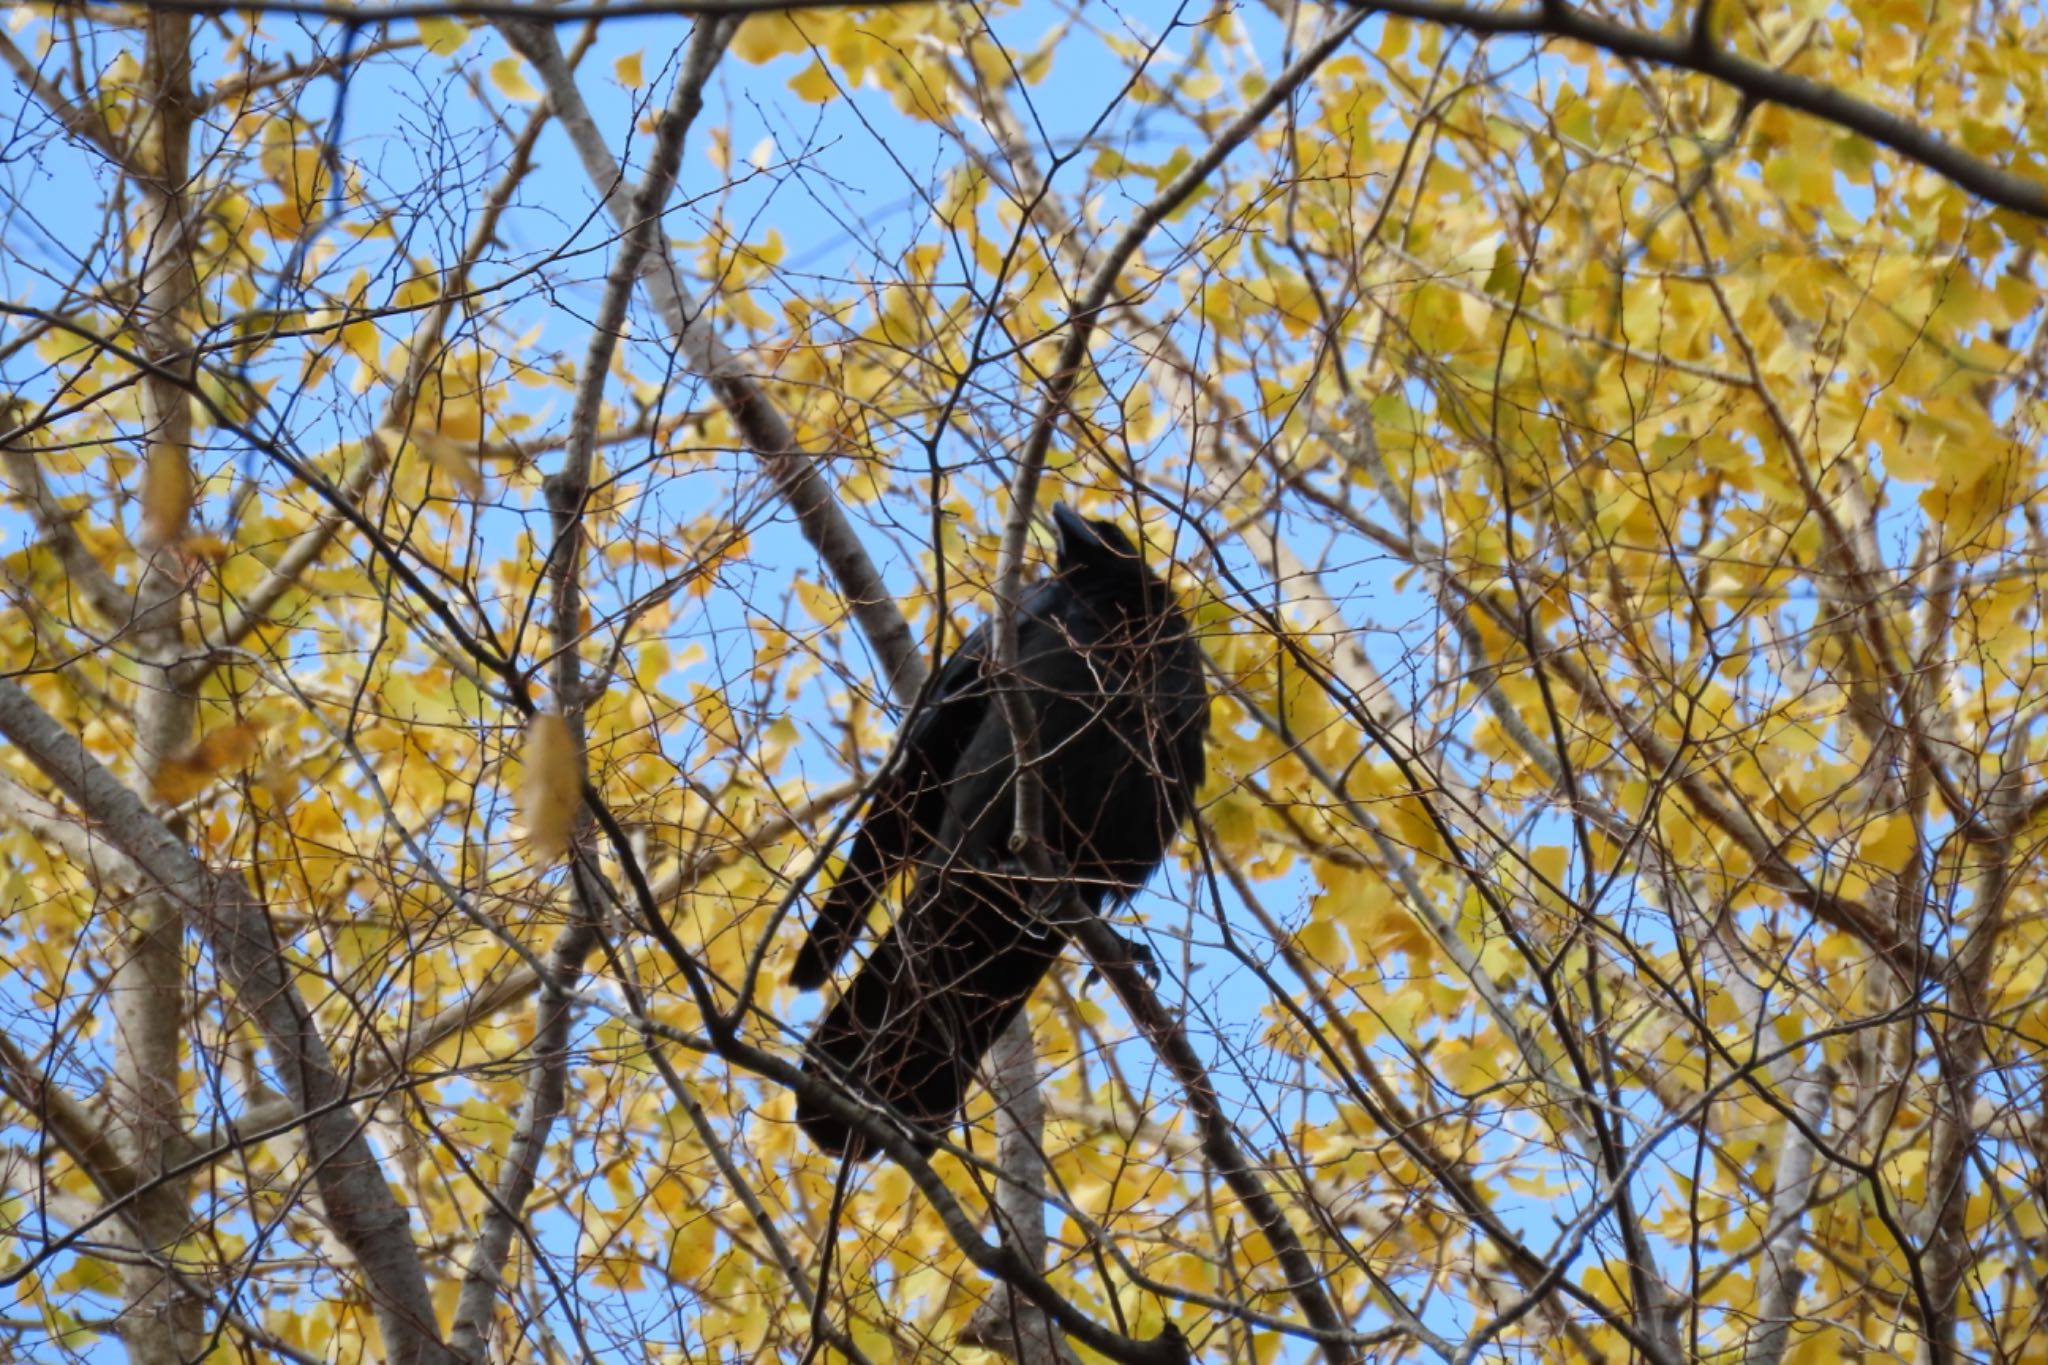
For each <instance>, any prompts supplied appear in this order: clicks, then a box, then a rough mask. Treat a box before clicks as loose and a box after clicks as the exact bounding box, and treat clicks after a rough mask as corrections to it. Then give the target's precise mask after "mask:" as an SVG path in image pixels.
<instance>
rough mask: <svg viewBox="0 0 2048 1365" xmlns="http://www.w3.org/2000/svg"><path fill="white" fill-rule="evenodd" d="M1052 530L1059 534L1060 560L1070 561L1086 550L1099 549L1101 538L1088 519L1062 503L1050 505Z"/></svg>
mask: <svg viewBox="0 0 2048 1365" xmlns="http://www.w3.org/2000/svg"><path fill="white" fill-rule="evenodd" d="M1052 524H1053V529H1054V530H1055V531H1057V532H1058V533H1059V538H1060V558H1061V559H1063V560H1065V559H1072V558H1073V557H1074V556H1076V555H1078V554H1080V553H1082V552H1083V551H1084V550H1085V549H1088V548H1091V547H1092V548H1097V549H1099V548H1101V546H1102V537H1101V536H1099V535H1097V534H1095V528H1094V527H1092V526H1090V525H1089V524H1088V519H1087V518H1086V517H1084V516H1082V515H1081V514H1080V513H1079V512H1076V511H1075V510H1074V509H1073V508H1071V507H1069V506H1067V505H1066V504H1065V503H1063V502H1056V503H1054V504H1053V505H1052Z"/></svg>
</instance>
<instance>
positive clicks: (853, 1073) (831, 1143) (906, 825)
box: [790, 504, 1209, 1158]
mask: <svg viewBox="0 0 2048 1365" xmlns="http://www.w3.org/2000/svg"><path fill="white" fill-rule="evenodd" d="M1052 521H1053V526H1054V529H1055V530H1056V532H1057V534H1058V545H1059V550H1058V557H1057V562H1056V568H1055V572H1054V573H1053V575H1052V577H1050V578H1048V579H1046V580H1045V581H1044V582H1042V583H1040V584H1038V585H1037V586H1036V587H1034V588H1033V589H1032V590H1031V591H1030V592H1029V593H1027V594H1026V595H1025V597H1024V599H1023V601H1022V602H1021V603H1020V604H1019V608H1018V614H1017V636H1018V647H1017V667H1016V672H1015V674H1014V676H1012V677H1009V678H1005V677H1001V676H997V672H996V661H995V647H994V643H993V631H992V625H991V623H984V624H983V625H982V626H981V627H980V628H979V629H977V630H976V631H975V632H974V633H973V634H971V635H969V636H968V637H967V639H966V640H964V641H963V642H962V643H961V645H960V648H959V650H958V652H956V653H955V654H954V655H953V657H952V658H951V659H949V660H947V662H946V665H945V667H944V668H942V669H941V670H940V671H939V674H938V677H937V678H936V679H934V681H933V683H932V685H931V687H930V688H929V689H928V692H927V695H926V697H925V699H924V700H923V702H922V703H921V704H920V705H919V706H918V707H917V709H916V710H915V711H913V712H912V714H911V715H910V717H909V718H908V719H907V720H906V721H905V722H904V732H903V734H902V736H901V737H900V739H899V742H898V744H897V750H896V754H895V757H894V760H893V761H892V763H891V765H890V767H889V769H888V771H887V772H886V773H885V774H884V775H883V776H882V778H881V779H880V780H879V782H877V784H876V785H875V788H874V792H873V795H872V796H871V798H870V801H869V804H868V809H867V812H866V816H865V819H864V820H863V822H862V824H861V827H860V831H859V833H858V834H856V835H855V837H854V841H853V848H852V850H851V851H850V852H849V854H848V856H847V860H846V866H845V869H844V870H843V871H842V872H841V873H840V874H839V878H838V880H837V881H836V882H835V883H834V884H833V886H832V888H831V890H830V891H829V892H828V893H827V894H826V896H825V902H824V905H823V906H822V907H821V908H820V909H819V911H818V914H817V917H816V920H815V922H814V923H813V924H812V926H811V933H810V937H809V939H808V940H807V941H806V942H805V943H804V945H803V947H802V948H801V949H800V950H799V951H798V953H797V958H796V964H795V966H794V967H793V969H792V970H791V972H790V980H791V981H792V983H794V984H795V985H797V986H798V987H801V988H803V989H806V990H812V989H816V988H817V987H819V986H822V985H823V984H824V983H825V981H826V979H827V977H828V976H829V975H830V973H831V971H832V968H833V966H834V965H835V964H836V963H837V962H838V961H839V959H840V958H841V957H842V956H843V955H844V954H845V953H846V950H847V948H848V946H849V945H850V944H851V943H852V942H853V939H854V936H855V935H856V934H857V933H858V932H859V930H860V926H861V924H862V923H863V921H864V920H865V918H866V915H867V911H868V907H869V906H870V905H872V904H873V903H874V901H875V900H876V898H877V897H879V896H880V895H881V894H882V892H883V890H884V889H885V888H886V887H887V886H888V885H889V883H890V882H891V880H892V879H894V878H895V877H896V876H897V875H898V874H899V873H900V872H903V871H906V870H907V871H909V872H910V874H911V879H910V884H909V887H908V890H907V891H906V892H905V893H904V897H903V905H902V909H901V911H900V913H898V915H897V916H896V921H895V924H894V926H893V927H892V928H891V929H890V930H889V932H888V933H887V934H886V935H885V936H884V937H883V938H882V940H881V941H880V942H879V943H878V944H876V945H875V948H874V950H873V951H872V952H871V953H869V954H868V957H867V960H866V962H864V963H863V964H862V965H861V968H860V971H859V973H858V974H857V975H856V976H855V977H854V979H853V983H852V984H851V985H850V986H848V987H847V989H846V991H845V993H844V994H842V995H841V996H840V997H839V999H838V1000H837V1001H835V1002H834V1003H833V1005H832V1008H831V1009H830V1010H829V1011H827V1012H826V1014H825V1017H824V1018H823V1019H822V1020H821V1021H820V1022H819V1024H818V1026H817V1028H816V1030H815V1031H814V1032H813V1033H812V1035H811V1039H810V1043H809V1045H808V1048H807V1055H806V1058H805V1062H804V1069H805V1070H806V1071H807V1072H809V1073H810V1074H811V1075H813V1076H817V1077H821V1078H825V1079H831V1080H835V1081H838V1082H840V1083H842V1084H846V1085H849V1086H850V1087H852V1088H853V1089H854V1090H856V1091H858V1092H860V1093H861V1094H862V1095H864V1096H865V1097H866V1098H867V1099H869V1100H870V1101H873V1102H874V1103H877V1104H880V1105H883V1106H885V1107H887V1108H889V1109H893V1110H894V1111H896V1112H897V1113H898V1114H900V1115H902V1116H903V1117H904V1118H906V1119H908V1120H909V1121H910V1123H911V1124H912V1125H913V1127H914V1128H915V1129H917V1130H920V1131H921V1132H923V1133H925V1134H930V1135H933V1136H934V1137H935V1135H936V1134H937V1133H938V1132H939V1131H941V1130H942V1129H944V1128H945V1126H946V1125H947V1124H949V1123H950V1122H951V1121H952V1120H953V1119H954V1117H955V1116H957V1115H958V1114H959V1112H960V1107H961V1103H962V1101H963V1100H964V1099H965V1097H966V1094H967V1087H968V1083H969V1082H970V1081H971V1080H972V1079H973V1076H974V1072H975V1068H976V1066H977V1065H978V1064H979V1063H980V1061H981V1057H982V1054H983V1053H984V1052H986V1051H987V1050H988V1048H989V1046H990V1045H991V1044H992V1043H993V1042H994V1041H995V1039H996V1036H997V1035H998V1034H1000V1033H1001V1032H1002V1031H1003V1029H1004V1028H1005V1027H1007V1026H1008V1025H1009V1023H1010V1021H1011V1020H1012V1019H1014V1018H1015V1017H1016V1015H1017V1012H1018V1011H1019V1010H1021V1009H1022V1008H1023V1007H1024V1003H1025V1001H1026V1000H1027V999H1029V998H1030V995H1031V992H1032V991H1033V990H1034V989H1035V988H1036V987H1037V985H1038V983H1039V982H1040V981H1041V980H1042V979H1044V977H1045V974H1046V972H1047V971H1048V970H1050V969H1051V967H1052V964H1053V963H1054V961H1056V960H1057V959H1058V957H1059V953H1060V949H1061V947H1062V946H1063V945H1064V942H1065V931H1064V930H1063V929H1062V928H1061V927H1060V926H1059V924H1058V923H1057V918H1058V916H1059V915H1060V914H1061V913H1062V911H1063V910H1066V909H1067V907H1070V906H1072V905H1073V903H1074V901H1078V902H1079V905H1080V906H1082V907H1085V909H1086V910H1087V912H1088V913H1090V914H1093V913H1097V912H1099V911H1100V910H1101V909H1102V907H1103V904H1104V903H1105V902H1106V901H1107V902H1120V901H1124V900H1128V899H1129V898H1130V897H1131V896H1132V895H1133V894H1134V893H1135V892H1136V891H1137V890H1138V888H1139V887H1140V886H1141V885H1142V884H1143V883H1144V881H1145V879H1146V878H1147V877H1148V876H1150V875H1151V874H1152V870H1153V869H1154V868H1156V867H1157V866H1158V865H1159V860H1160V858H1161V857H1163V856H1164V855H1165V853H1166V850H1167V847H1168V846H1169V845H1170V844H1171V843H1172V842H1173V836H1174V833H1175V831H1176V830H1177V829H1179V827H1180V824H1181V822H1182V821H1183V820H1185V819H1186V818H1187V816H1188V813H1189V812H1190V811H1191V810H1192V808H1193V804H1194V796H1195V789H1196V788H1197V787H1198V786H1200V785H1201V782H1202V774H1203V755H1202V743H1203V739H1204V737H1205V735H1206V734H1207V732H1208V726H1209V694H1208V689H1207V687H1206V685H1205V684H1204V682H1203V678H1202V659H1201V653H1200V651H1199V650H1197V649H1196V648H1195V643H1194V639H1193V637H1192V636H1191V635H1190V634H1189V631H1188V623H1187V619H1186V618H1185V617H1184V616H1182V615H1181V613H1180V610H1179V609H1178V608H1177V607H1176V606H1175V605H1174V602H1173V596H1172V593H1171V591H1170V590H1169V589H1168V588H1167V586H1166V584H1165V583H1164V582H1163V581H1162V580H1161V579H1160V578H1159V576H1158V575H1157V574H1155V573H1153V572H1152V571H1151V570H1150V569H1148V568H1146V567H1145V563H1144V560H1143V558H1142V557H1141V556H1140V554H1139V553H1138V550H1137V547H1136V546H1134V545H1132V543H1131V541H1130V538H1129V537H1128V536H1126V535H1125V534H1124V533H1123V531H1122V530H1121V529H1119V528H1118V527H1117V526H1116V525H1115V524H1114V523H1112V522H1107V521H1088V520H1086V519H1084V518H1082V517H1081V516H1080V515H1078V514H1077V513H1075V512H1074V511H1073V510H1072V509H1071V508H1069V507H1067V506H1065V505H1064V504H1062V505H1059V506H1055V507H1054V508H1053V510H1052ZM1005 686H1010V687H1014V688H1016V689H1017V690H1018V692H1019V693H1020V694H1021V696H1022V699H1023V702H1024V707H1023V710H1024V711H1025V713H1026V714H1027V715H1028V717H1029V719H1030V722H1031V725H1030V728H1031V730H1032V731H1033V734H1032V737H1031V746H1032V749H1031V751H1032V752H1033V753H1035V755H1036V761H1035V764H1034V769H1035V771H1036V772H1037V774H1038V776H1039V779H1040V781H1041V783H1042V793H1043V795H1042V800H1041V807H1042V816H1041V819H1040V822H1039V823H1040V832H1041V833H1042V835H1043V838H1044V844H1045V851H1046V852H1047V853H1048V854H1049V855H1050V858H1049V861H1050V863H1051V865H1052V867H1053V868H1054V869H1055V870H1056V871H1057V873H1058V874H1059V875H1060V877H1062V878H1063V879H1064V881H1063V882H1061V883H1060V884H1058V885H1052V886H1048V885H1046V884H1045V883H1044V882H1043V881H1037V882H1034V881H1033V880H1032V879H1030V878H1029V877H1028V876H1027V875H1026V873H1025V870H1024V865H1023V863H1022V862H1021V861H1020V860H1019V858H1018V856H1017V853H1016V852H1015V851H1013V849H1012V847H1011V834H1012V832H1013V830H1014V829H1015V823H1016V780H1015V779H1016V770H1017V764H1016V753H1017V750H1016V743H1015V739H1014V737H1013V736H1012V734H1011V730H1010V722H1009V720H1008V719H1007V718H1006V714H1005V710H1004V707H1003V704H1002V701H1001V699H1000V697H999V695H998V694H999V692H1000V691H1001V690H1002V689H1003V688H1004V687H1005ZM1069 893H1071V899H1070V898H1069ZM797 1121H798V1122H799V1123H800V1124H801V1125H802V1126H803V1129H804V1131H805V1132H807V1133H808V1134H810V1136H811V1139H812V1141H814V1142H816V1143H817V1144H818V1145H819V1146H820V1147H822V1148H824V1149H825V1150H827V1151H830V1152H836V1153H844V1154H847V1155H849V1156H852V1157H855V1158H858V1157H860V1156H863V1155H865V1154H866V1152H867V1149H868V1144H867V1142H866V1141H865V1140H864V1139H862V1138H861V1137H860V1136H859V1135H857V1134H855V1133H853V1132H852V1131H851V1130H850V1129H849V1127H848V1126H847V1124H846V1123H845V1122H844V1121H843V1120H841V1119H839V1118H838V1117H836V1116H834V1115H832V1114H829V1113H826V1112H824V1111H823V1110H822V1109H820V1108H819V1107H817V1106H815V1105H810V1104H806V1103H804V1102H802V1101H801V1100H800V1101H799V1103H798V1106H797Z"/></svg>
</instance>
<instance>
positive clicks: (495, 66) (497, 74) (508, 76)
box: [491, 57, 540, 104]
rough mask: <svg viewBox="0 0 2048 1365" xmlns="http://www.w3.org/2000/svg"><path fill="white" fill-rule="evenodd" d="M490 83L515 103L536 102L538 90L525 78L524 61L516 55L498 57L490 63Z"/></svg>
mask: <svg viewBox="0 0 2048 1365" xmlns="http://www.w3.org/2000/svg"><path fill="white" fill-rule="evenodd" d="M491 84H492V85H494V86H496V87H497V89H498V93H499V94H501V95H503V96H504V97H505V98H506V99H508V100H511V101H513V102H514V103H516V104H537V103H539V102H540V91H538V90H536V89H534V88H533V82H532V81H529V80H527V79H526V63H524V62H522V61H521V60H520V59H519V58H517V57H500V58H498V60H497V61H495V62H492V63H491Z"/></svg>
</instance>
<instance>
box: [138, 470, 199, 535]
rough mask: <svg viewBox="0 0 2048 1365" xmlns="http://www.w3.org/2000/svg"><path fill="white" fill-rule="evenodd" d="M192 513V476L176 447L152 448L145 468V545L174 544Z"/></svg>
mask: <svg viewBox="0 0 2048 1365" xmlns="http://www.w3.org/2000/svg"><path fill="white" fill-rule="evenodd" d="M191 511H192V473H191V471H190V470H188V469H187V468H186V467H185V457H184V455H183V454H181V453H180V452H179V451H178V450H177V449H176V448H175V447H172V446H167V445H158V446H152V447H151V448H150V452H149V460H148V462H147V463H146V464H144V465H143V467H142V543H143V544H144V545H149V546H157V545H174V544H176V543H177V542H178V541H179V539H181V538H182V537H183V536H184V534H185V518H186V517H187V516H188V515H190V514H191Z"/></svg>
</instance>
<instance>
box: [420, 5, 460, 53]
mask: <svg viewBox="0 0 2048 1365" xmlns="http://www.w3.org/2000/svg"><path fill="white" fill-rule="evenodd" d="M413 22H414V23H415V24H416V25H418V27H419V31H420V42H421V43H422V44H424V45H425V47H426V49H427V51H429V52H431V53H433V54H434V55H435V56H436V57H451V56H453V55H454V54H455V53H456V52H458V51H460V50H461V48H462V45H463V44H464V43H466V42H468V41H469V29H468V28H467V27H465V26H464V25H462V24H459V23H457V22H456V21H455V20H453V19H448V18H443V17H439V16H434V15H429V16H427V17H425V18H421V19H415V20H414V21H413Z"/></svg>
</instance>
